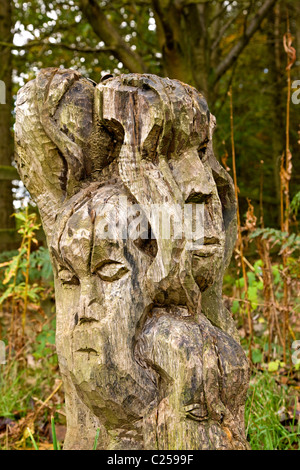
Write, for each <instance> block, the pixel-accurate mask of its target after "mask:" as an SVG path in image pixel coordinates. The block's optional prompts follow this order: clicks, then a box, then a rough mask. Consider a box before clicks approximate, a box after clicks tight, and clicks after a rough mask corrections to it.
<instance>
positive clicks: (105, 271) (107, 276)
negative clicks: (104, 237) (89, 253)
mask: <svg viewBox="0 0 300 470" xmlns="http://www.w3.org/2000/svg"><path fill="white" fill-rule="evenodd" d="M128 271H129V270H128V268H126V266H124V264H122V263H119V262H118V261H112V260H108V261H102V262H101V263H100V265H98V267H97V268H96V269H95V272H96V273H97V274H98V276H99V277H100V279H102V281H109V282H113V281H118V280H119V279H121V277H123V276H124V275H125V274H126V273H127V272H128Z"/></svg>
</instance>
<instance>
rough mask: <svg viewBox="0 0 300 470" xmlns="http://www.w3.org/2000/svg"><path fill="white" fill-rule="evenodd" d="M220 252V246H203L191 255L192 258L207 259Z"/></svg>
mask: <svg viewBox="0 0 300 470" xmlns="http://www.w3.org/2000/svg"><path fill="white" fill-rule="evenodd" d="M220 250H221V247H220V245H203V247H201V248H200V249H198V250H197V251H196V252H195V253H193V257H194V258H208V257H209V256H213V255H215V254H216V253H218V252H219V251H220Z"/></svg>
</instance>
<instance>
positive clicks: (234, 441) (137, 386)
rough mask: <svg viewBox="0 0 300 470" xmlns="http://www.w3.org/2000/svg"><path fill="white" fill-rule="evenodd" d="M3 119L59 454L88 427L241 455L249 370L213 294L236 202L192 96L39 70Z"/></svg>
mask: <svg viewBox="0 0 300 470" xmlns="http://www.w3.org/2000/svg"><path fill="white" fill-rule="evenodd" d="M16 113H17V119H16V129H15V134H16V160H17V162H18V168H19V172H20V175H21V178H22V180H23V181H24V183H25V185H26V187H27V188H28V190H29V191H30V193H31V195H32V197H33V199H34V200H35V201H36V203H37V205H38V207H39V210H40V213H41V217H42V220H43V225H44V229H45V232H46V235H47V240H48V246H49V250H50V253H51V257H52V263H53V268H54V273H55V289H56V306H57V335H56V337H57V352H58V357H59V363H60V370H61V374H62V377H63V381H64V387H65V393H66V409H67V422H68V431H67V437H66V441H65V448H66V449H90V448H92V445H93V441H94V438H95V432H96V429H97V428H100V429H101V434H100V438H99V443H98V448H99V449H190V450H193V449H246V448H247V447H248V445H247V441H246V438H245V434H244V416H243V414H244V403H245V399H246V393H247V386H248V379H249V368H248V363H247V359H246V357H245V355H244V353H243V350H242V348H241V346H240V345H239V340H238V336H237V332H236V329H235V326H234V322H233V320H232V318H231V315H230V313H229V312H228V311H227V310H226V309H225V307H224V306H223V303H222V278H223V271H224V269H225V268H226V267H227V265H228V262H229V259H230V257H231V252H232V248H233V244H234V241H235V235H236V232H235V211H236V205H235V199H234V191H233V187H232V182H231V179H230V177H229V176H228V174H227V173H226V171H225V170H224V169H223V168H222V167H221V166H220V165H219V163H218V162H217V161H216V159H215V157H214V155H213V150H212V132H213V128H214V125H215V118H214V117H213V116H212V115H211V114H210V112H209V110H208V107H207V104H206V102H205V100H204V99H203V97H202V96H201V95H200V94H199V93H198V92H197V91H196V90H195V89H194V88H191V87H189V86H187V85H184V84H183V83H181V82H179V81H176V80H169V79H161V78H159V77H156V76H154V75H138V74H130V75H121V76H119V77H115V78H110V79H108V80H105V81H104V82H102V83H100V84H99V85H97V86H96V84H94V83H92V82H91V81H89V80H87V79H85V78H83V77H82V76H80V75H79V74H78V73H77V72H74V71H72V70H57V69H46V70H42V71H41V72H40V73H39V74H38V76H37V78H36V79H35V80H33V81H31V82H29V83H28V84H27V85H26V86H25V87H23V88H22V89H21V90H20V92H19V94H18V99H17V111H16ZM199 208H200V209H201V210H200V209H199ZM198 209H199V210H200V212H199V214H200V213H201V214H202V218H201V217H200V219H197V216H196V215H197V214H198V212H197V210H198ZM159 211H161V214H162V220H161V221H160V219H159V217H158V216H157V214H158V213H159ZM170 214H172V217H171V218H170V223H171V230H170V231H169V233H168V230H167V231H163V230H166V226H165V225H164V224H165V223H166V220H167V219H168V217H169V215H170ZM182 214H184V220H183V223H182V225H180V224H181V222H182ZM191 214H192V215H191ZM195 214H196V215H195ZM189 215H190V216H191V220H190V222H191V221H192V222H193V224H194V225H195V224H197V220H198V221H199V220H200V222H201V223H200V225H198V226H197V225H196V227H197V230H198V232H197V231H196V232H193V231H191V230H190V231H189V230H188V225H187V222H188V220H189V219H188V216H189ZM175 222H176V223H175ZM193 224H192V225H191V226H190V227H192V226H194V225H193ZM149 234H150V235H149Z"/></svg>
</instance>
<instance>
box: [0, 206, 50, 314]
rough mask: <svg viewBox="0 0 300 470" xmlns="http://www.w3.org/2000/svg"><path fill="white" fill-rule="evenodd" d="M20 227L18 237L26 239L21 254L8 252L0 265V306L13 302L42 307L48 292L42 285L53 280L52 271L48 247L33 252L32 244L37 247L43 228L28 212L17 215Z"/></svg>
mask: <svg viewBox="0 0 300 470" xmlns="http://www.w3.org/2000/svg"><path fill="white" fill-rule="evenodd" d="M14 216H15V218H16V220H17V222H18V223H19V225H20V228H19V230H18V233H20V234H21V235H22V237H23V239H22V243H21V246H20V248H19V250H18V251H12V252H4V253H2V254H1V257H0V261H2V262H1V263H0V292H1V291H2V295H1V296H0V305H1V304H3V302H4V301H6V300H8V299H9V298H14V299H15V300H19V299H22V300H25V297H26V298H27V299H28V300H29V301H30V302H32V303H34V304H39V301H40V299H41V294H42V293H43V292H44V290H45V288H44V287H41V286H40V285H39V284H40V283H41V281H47V282H50V281H51V280H52V267H51V262H50V257H49V252H48V250H47V249H45V248H44V247H39V248H38V249H37V250H36V251H33V252H30V250H31V246H32V243H37V242H36V240H35V238H34V234H35V232H36V231H37V230H38V229H39V228H40V224H39V223H37V222H36V214H34V213H33V214H28V213H27V212H26V211H24V212H19V213H17V214H14Z"/></svg>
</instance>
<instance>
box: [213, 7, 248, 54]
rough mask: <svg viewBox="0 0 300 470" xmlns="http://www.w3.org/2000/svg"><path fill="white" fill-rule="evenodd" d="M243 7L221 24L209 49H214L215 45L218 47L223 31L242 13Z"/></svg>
mask: <svg viewBox="0 0 300 470" xmlns="http://www.w3.org/2000/svg"><path fill="white" fill-rule="evenodd" d="M243 9H244V7H243V8H241V9H240V10H239V11H238V12H237V14H236V15H234V16H232V17H231V18H229V20H228V21H227V22H226V23H225V24H224V25H223V27H222V28H221V29H220V33H219V35H218V37H217V38H216V40H215V41H214V42H213V44H212V46H211V50H212V51H213V50H214V49H216V47H218V45H219V43H220V41H221V40H222V38H223V36H224V33H225V32H226V31H227V29H228V28H229V27H230V26H231V25H232V23H233V22H234V21H235V20H236V19H237V18H238V17H239V16H240V14H241V13H242V11H243Z"/></svg>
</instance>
